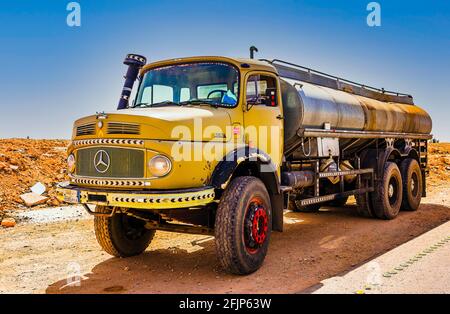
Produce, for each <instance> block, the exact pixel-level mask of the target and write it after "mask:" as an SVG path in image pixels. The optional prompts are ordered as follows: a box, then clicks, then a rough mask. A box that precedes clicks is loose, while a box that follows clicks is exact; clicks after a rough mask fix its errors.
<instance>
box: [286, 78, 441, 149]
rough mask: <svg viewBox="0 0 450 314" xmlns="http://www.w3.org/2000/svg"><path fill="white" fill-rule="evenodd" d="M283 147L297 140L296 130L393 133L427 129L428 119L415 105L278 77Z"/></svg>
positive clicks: (429, 120)
mask: <svg viewBox="0 0 450 314" xmlns="http://www.w3.org/2000/svg"><path fill="white" fill-rule="evenodd" d="M281 90H282V100H283V110H284V116H285V126H284V127H285V146H286V147H287V148H288V147H290V146H292V145H294V144H295V142H298V141H299V136H298V131H299V130H302V129H305V128H310V129H322V130H323V128H324V124H325V123H330V126H331V129H333V130H348V131H379V132H396V133H421V134H429V133H430V132H431V125H432V124H431V118H430V116H429V115H428V114H427V113H426V112H425V111H424V110H423V109H421V108H419V107H418V106H415V105H409V104H401V103H392V102H383V101H379V100H376V99H371V98H367V97H364V96H359V95H354V94H351V93H347V92H344V91H340V90H335V89H332V88H328V87H323V86H319V85H314V84H311V83H307V82H302V81H295V80H291V79H282V80H281Z"/></svg>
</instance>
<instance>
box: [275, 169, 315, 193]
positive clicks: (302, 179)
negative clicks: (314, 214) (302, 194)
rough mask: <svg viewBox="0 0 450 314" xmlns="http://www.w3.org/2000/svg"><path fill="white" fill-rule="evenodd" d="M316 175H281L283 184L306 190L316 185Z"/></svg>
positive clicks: (299, 173)
mask: <svg viewBox="0 0 450 314" xmlns="http://www.w3.org/2000/svg"><path fill="white" fill-rule="evenodd" d="M314 182H315V175H314V172H313V171H309V170H305V171H290V172H283V173H282V174H281V183H282V184H283V185H286V186H290V187H292V188H294V189H295V188H304V187H308V186H312V185H314Z"/></svg>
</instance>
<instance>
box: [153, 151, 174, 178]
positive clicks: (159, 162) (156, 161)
mask: <svg viewBox="0 0 450 314" xmlns="http://www.w3.org/2000/svg"><path fill="white" fill-rule="evenodd" d="M148 170H149V171H150V174H151V175H152V176H154V177H159V178H160V177H164V176H166V175H168V174H169V172H170V171H171V170H172V162H171V161H170V159H169V158H168V157H166V156H164V155H156V156H153V157H152V158H150V160H149V161H148Z"/></svg>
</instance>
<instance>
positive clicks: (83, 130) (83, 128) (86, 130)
mask: <svg viewBox="0 0 450 314" xmlns="http://www.w3.org/2000/svg"><path fill="white" fill-rule="evenodd" d="M94 134H95V123H89V124H84V125H80V126H78V127H77V136H82V135H94Z"/></svg>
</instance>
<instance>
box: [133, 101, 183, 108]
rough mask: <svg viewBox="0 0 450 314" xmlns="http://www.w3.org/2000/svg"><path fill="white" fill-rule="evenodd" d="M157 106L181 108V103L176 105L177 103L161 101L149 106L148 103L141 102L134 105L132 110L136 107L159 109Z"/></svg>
mask: <svg viewBox="0 0 450 314" xmlns="http://www.w3.org/2000/svg"><path fill="white" fill-rule="evenodd" d="M159 106H181V103H177V102H174V101H170V100H166V101H161V102H157V103H154V104H150V103H148V102H141V103H139V104H137V105H135V106H134V107H133V108H136V107H159Z"/></svg>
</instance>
